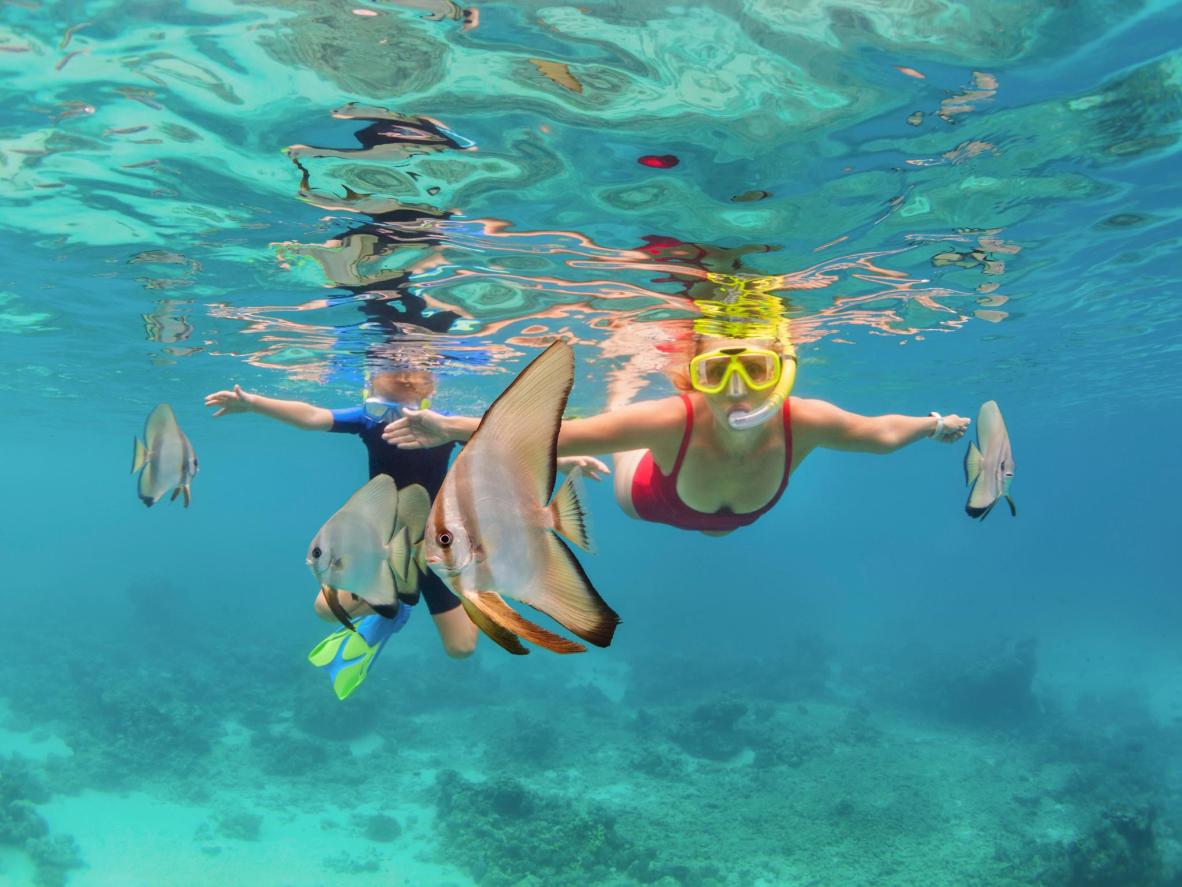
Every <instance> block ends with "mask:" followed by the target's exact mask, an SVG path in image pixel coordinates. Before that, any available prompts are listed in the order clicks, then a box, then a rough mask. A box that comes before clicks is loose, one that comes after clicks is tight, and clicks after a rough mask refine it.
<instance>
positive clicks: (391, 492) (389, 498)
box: [337, 474, 398, 540]
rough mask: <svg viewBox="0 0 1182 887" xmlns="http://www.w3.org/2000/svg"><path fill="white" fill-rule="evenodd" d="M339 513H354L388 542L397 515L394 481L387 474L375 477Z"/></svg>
mask: <svg viewBox="0 0 1182 887" xmlns="http://www.w3.org/2000/svg"><path fill="white" fill-rule="evenodd" d="M341 511H342V512H343V511H351V512H354V513H356V514H357V515H358V516H360V517H361V518H363V519H364V520H365V522H366V523H368V524H370V525H371V526H374V527H376V528H377V530H378V533H379V534H380V535H381V538H382V539H383V540H389V538H390V537H391V536H393V535H394V518H395V517H396V516H397V514H398V488H397V487H395V486H394V479H393V478H391V477H390V475H388V474H379V475H377V476H376V477H374V478H373V479H371V480H370V482H369V483H367V484H366V485H365V486H364V487H362V488H361V489H360V490H358V491H357V492H356V493H354V494H353V495H352V496H350V497H349V501H348V502H346V503H345V504H344V505H343V506H342V507H341ZM337 513H338V514H340V512H337Z"/></svg>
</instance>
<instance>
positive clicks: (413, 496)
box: [395, 484, 431, 545]
mask: <svg viewBox="0 0 1182 887" xmlns="http://www.w3.org/2000/svg"><path fill="white" fill-rule="evenodd" d="M430 513H431V494H430V493H428V492H427V491H426V489H424V488H423V487H422V486H420V485H419V484H411V485H410V486H409V487H403V488H402V489H401V490H399V491H398V521H397V524H402V525H403V526H405V527H406V529H407V531H408V532H409V534H410V542H411V544H412V545H416V544H418V543H419V542H421V541H422V539H423V530H424V529H425V528H426V526H427V516H428V515H429V514H430ZM397 524H395V526H397Z"/></svg>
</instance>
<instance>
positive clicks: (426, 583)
mask: <svg viewBox="0 0 1182 887" xmlns="http://www.w3.org/2000/svg"><path fill="white" fill-rule="evenodd" d="M385 427H386V423H385V422H375V421H374V420H373V419H371V418H370V417H369V416H367V415H365V410H363V409H362V408H361V407H350V408H349V409H345V410H332V428H330V429H329V430H330V431H334V432H336V433H338V434H356V435H357V436H359V437H360V438H361V440H362V442H363V443H364V444H365V448H366V449H367V450H369V476H370V477H371V478H373V477H377V476H378V475H379V474H388V475H390V477H392V478H394V483H396V484H397V485H398V487H399V488H402V487H409V486H410V485H411V484H420V485H422V486H423V487H424V488H425V489H426V490H427V493H428V494H429V495H430V496H431V501H432V502H434V501H435V497H436V496H437V495H439V488H440V487H441V486H442V485H443V478H444V477H446V476H447V466H448V464H449V463H450V461H451V454H452V451H453V450H454V449H455V447H456V445H455V444H454V443H449V444H445V445H444V446H441V447H427V448H425V449H422V450H400V449H399V448H398V447H396V446H392V445H390V444H388V443H386V442H385V441H384V440H382V431H383V430H384V429H385ZM419 590H420V591H421V592H422V594H423V599H424V600H425V601H426V602H427V609H428V610H429V611H430V613H431V615H433V616H434V615H437V614H439V613H446V612H447V611H448V610H454V609H455V608H456V607H458V606H459V605H460V600H459V598H457V597H456V596H455V595H454V594H452V593H451V591H449V590H448V587H447V586H446V585H444V584H443V582H442V580H440V578H439V577H438V576H436V575H435V574H434V573H432V572H431V571H430V570H428V571H427V574H426V575H425V576H423V578H422V581H421V582H420V583H419Z"/></svg>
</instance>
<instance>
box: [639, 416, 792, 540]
mask: <svg viewBox="0 0 1182 887" xmlns="http://www.w3.org/2000/svg"><path fill="white" fill-rule="evenodd" d="M681 399H682V401H683V402H684V403H685V433H684V434H683V435H682V437H681V447H680V449H678V451H677V461H676V462H674V463H673V471H672V472H670V473H669V474H662V473H661V469H660V468H658V467H657V463H656V462H654V461H653V454H652V453H651V452H647V453H645V454H644V457H643V458H642V459H641V460H640V462H639V464H637V466H636V473H635V474H634V475H633V477H632V507H633V508H635V509H636V514H637V515H638V516H639V517H640V518H641V519H642V520H647V521H653V522H654V523H660V524H669V525H670V526H672V527H678V528H680V529H682V530H707V531H719V530H723V531H726V530H737V529H738V528H739V527H745V526H747V525H749V524H753V523H755V522H756V521H757V520H759V519H760V518H761V517H763V516H764V515H765V514H766V513H767V512H769V511H771V509H772V507H773V506H775V504H776V503H777V502H779V501H780V497H781V496H783V495H784V490H785V489H787V487H788V473H789V472H790V471H791V470H792V413H791V410H790V409H789V406H788V404H789V402H790V401H789V399H788V398H785V399H784V409H783V414H784V477H783V479H782V480H781V481H780V488H779V489H778V490H776V495H774V496H772V498H771V500H770V501H769V502H768V503H767V504H766V505H764V506H763V507H762V508H759V509H757V510H755V511H746V512H743V513H742V514H738V513H736V512H734V511H731V510H730V509H729V508H727V507H726V506H723V507H722V508H720V509H719V510H718V511H716V512H714V513H713V514H708V513H706V512H704V511H696V510H695V509H693V508H690V507H689V506H688V505H686V504H685V503H684V502H682V501H681V497H680V496H679V495H678V494H677V477H678V475H679V474H680V473H681V465H682V463H683V462H684V461H685V453H686V450H687V449H689V440H690V432H691V431H692V430H693V427H694V407H693V402H692V401H691V400H690V398H689V395H686V394H683V395H681Z"/></svg>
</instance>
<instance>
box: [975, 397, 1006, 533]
mask: <svg viewBox="0 0 1182 887" xmlns="http://www.w3.org/2000/svg"><path fill="white" fill-rule="evenodd" d="M964 479H965V483H966V484H969V485H971V487H972V489H970V490H969V501H968V503H966V505H965V507H964V510H965V512H966V513H967V514H968V515H969V517H979V518H981V520H984V519H985V516H986V515H988V514H989V512H990V511H992V510H993V506H994V505H996V504H997V500H998V499H1001V498H1002V497H1003V496H1004V497H1005V500H1006V503H1007V504H1008V505H1009V506H1010V514H1011V515H1014V516H1017V514H1018V509H1017V507H1016V506H1015V505H1014V500H1013V498H1011V496H1010V484H1011V483H1012V482H1013V480H1014V454H1013V452H1012V451H1011V450H1010V435H1009V432H1008V431H1006V423H1005V420H1004V419H1002V417H1001V410H999V409H998V408H997V401H995V400H990V401H986V402H985V403H983V404H981V410H980V412H978V413H977V442H976V443H972V442H970V443H969V449H968V452H966V453H965V456H964Z"/></svg>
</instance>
